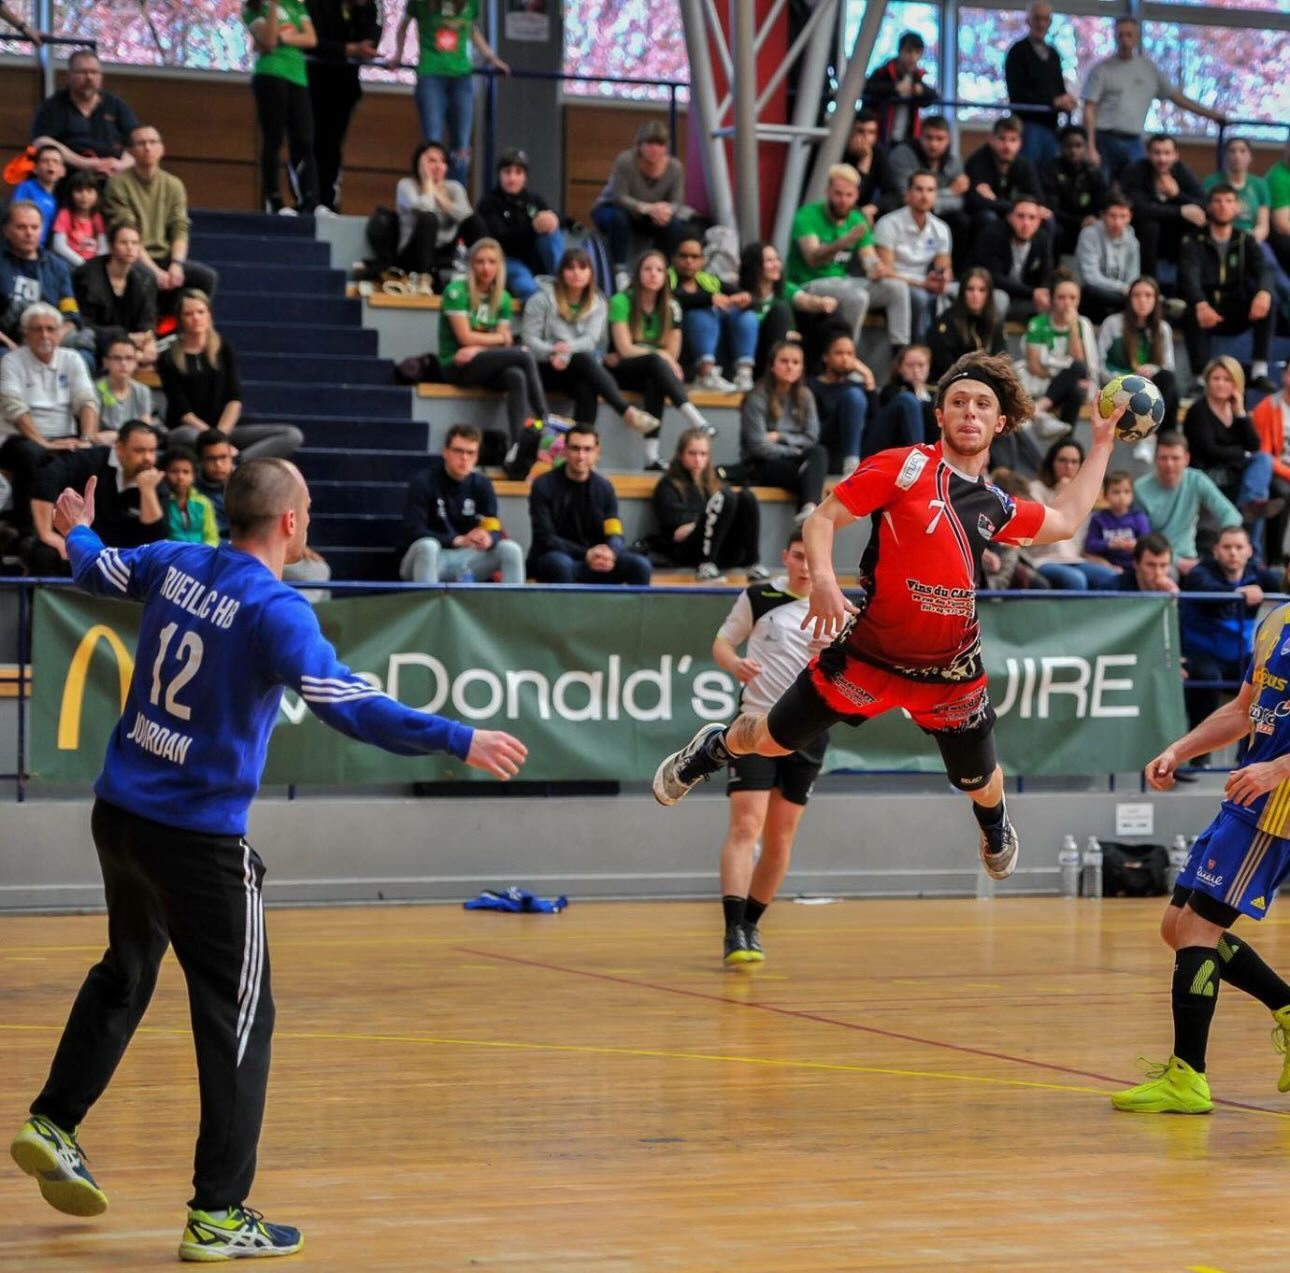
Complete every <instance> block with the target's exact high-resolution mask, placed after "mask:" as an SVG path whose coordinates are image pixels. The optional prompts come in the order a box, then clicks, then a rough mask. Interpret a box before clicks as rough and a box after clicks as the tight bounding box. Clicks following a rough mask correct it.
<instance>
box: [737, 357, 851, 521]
mask: <svg viewBox="0 0 1290 1273" xmlns="http://www.w3.org/2000/svg"><path fill="white" fill-rule="evenodd" d="M803 368H804V364H803V361H802V350H801V347H800V346H799V345H796V344H793V343H791V342H789V341H785V342H784V343H783V344H779V345H776V346H775V348H774V349H773V350H772V351H771V356H770V366H769V367H768V368H767V370H766V375H765V376H764V377H763V378H762V381H761V383H760V384H759V385H757V387H756V388H755V389H753V391H752V392H751V393H750V394H748V395H747V396H746V397H745V398H744V401H743V406H741V407H740V409H739V459H740V462H741V463H742V464H743V465H744V469H745V474H746V477H747V480H748V481H749V482H750V483H751V484H753V485H754V486H779V487H782V488H783V489H784V490H786V491H789V492H790V493H791V494H792V495H793V496H794V498H795V499H796V501H797V520H798V522H799V523H800V522H803V521H805V520H806V519H807V517H809V516H810V515H811V513H813V512H814V511H815V508H816V506H817V505H818V504H819V502H820V500H821V498H822V497H823V492H824V477H825V474H826V473H827V472H828V465H829V454H828V452H827V451H826V450H825V449H824V448H823V447H822V446H821V445H820V418H819V416H818V415H817V414H816V411H815V398H814V397H813V396H812V394H811V391H810V390H809V389H808V388H807V387H806V379H805V376H804V375H803Z"/></svg>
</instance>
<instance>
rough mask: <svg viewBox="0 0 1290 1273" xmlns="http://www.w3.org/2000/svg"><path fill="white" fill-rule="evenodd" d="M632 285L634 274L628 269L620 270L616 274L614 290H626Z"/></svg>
mask: <svg viewBox="0 0 1290 1273" xmlns="http://www.w3.org/2000/svg"><path fill="white" fill-rule="evenodd" d="M631 285H632V276H631V275H630V274H629V273H628V272H627V271H626V270H618V271H617V272H616V273H615V274H614V290H615V291H619V292H625V291H626V290H627V289H628V288H629V287H631Z"/></svg>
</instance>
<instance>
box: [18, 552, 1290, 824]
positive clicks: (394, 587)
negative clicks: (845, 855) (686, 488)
mask: <svg viewBox="0 0 1290 1273" xmlns="http://www.w3.org/2000/svg"><path fill="white" fill-rule="evenodd" d="M293 586H295V587H297V588H299V589H301V590H302V591H310V590H313V591H327V592H329V593H347V594H351V595H363V594H368V595H377V594H381V593H396V592H444V591H452V590H454V589H460V588H468V589H473V588H486V589H488V590H489V591H490V592H497V591H528V592H532V591H534V590H535V588H536V587H539V586H540V587H541V588H542V589H543V590H544V591H546V590H550V589H551V588H555V589H556V590H558V591H560V592H608V593H612V594H613V595H615V596H621V595H622V594H623V593H625V592H647V593H651V594H658V593H681V594H684V595H686V596H695V595H700V594H704V593H722V594H733V593H734V592H736V591H737V589H734V588H717V587H692V586H687V585H667V584H662V585H650V586H647V587H634V586H630V585H612V586H603V585H598V584H564V585H533V584H495V583H489V584H422V583H398V582H395V581H368V580H348V581H347V580H332V579H329V580H327V581H326V582H325V583H324V582H319V581H316V580H315V581H302V582H299V583H296V584H294V585H293ZM75 587H76V584H75V583H74V582H73V581H72V580H70V579H63V578H42V577H36V578H28V577H21V576H19V577H0V597H3V596H4V595H5V594H6V593H7V592H11V591H16V592H17V594H18V664H17V668H16V670H15V672H14V673H13V674H12V675H9V674H7V673H5V672H3V671H0V686H4V685H14V686H16V692H15V695H14V697H15V698H16V700H17V725H16V744H17V745H16V750H15V756H16V761H17V767H16V769H14V770H13V771H10V772H0V782H5V783H10V782H12V783H13V784H14V798H15V800H16V801H17V802H19V803H22V802H23V801H24V800H25V799H26V794H27V783H28V781H29V780H30V778H31V773H30V770H29V769H28V767H27V756H28V734H29V722H28V718H27V712H28V701H29V699H30V687H31V681H32V657H31V617H32V613H33V605H32V602H33V599H34V594H35V592H36V590H37V589H38V588H75ZM1128 595H1131V594H1126V593H1123V592H1096V591H1089V592H1064V591H1058V590H1056V589H1049V590H1043V591H1039V590H1031V591H1023V592H1016V591H990V590H985V589H982V590H980V591H978V593H977V596H978V598H980V599H981V600H985V601H993V600H1004V601H1018V602H1020V601H1027V600H1029V601H1072V602H1073V601H1078V600H1081V599H1083V600H1088V599H1092V598H1097V597H1102V598H1115V599H1117V600H1123V599H1124V598H1125V597H1126V596H1128ZM1151 595H1154V594H1151ZM1233 596H1234V594H1232V593H1230V592H1193V593H1186V594H1182V595H1180V596H1177V597H1175V598H1174V603H1175V604H1180V603H1189V602H1198V603H1204V602H1223V603H1226V604H1229V605H1230V604H1231V603H1232V601H1233ZM1287 600H1290V596H1287V595H1283V594H1268V595H1267V596H1266V597H1265V603H1272V602H1275V603H1277V604H1280V603H1281V602H1284V601H1287ZM1185 684H1186V685H1188V686H1190V687H1191V688H1192V689H1218V690H1236V689H1239V688H1240V682H1239V681H1201V680H1188V681H1186V682H1185ZM1162 745H1163V743H1162ZM1145 759H1149V758H1144V760H1145ZM1183 769H1184V772H1191V771H1193V770H1195V771H1197V772H1205V771H1206V767H1203V766H1184V767H1183ZM840 772H843V773H848V774H860V773H863V774H867V775H870V776H877V775H881V774H884V773H888V772H892V771H889V770H883V769H865V770H853V769H848V770H844V771H840ZM924 776H927V775H924ZM1008 776H1009V777H1010V778H1012V779H1013V780H1014V781H1015V782H1016V784H1017V790H1018V791H1019V792H1020V791H1024V789H1025V783H1026V775H1025V773H1024V772H1016V773H1011V774H1009V775H1008ZM1138 787H1139V790H1140V791H1145V790H1146V781H1145V779H1144V778H1143V776H1142V775H1141V774H1139V775H1138ZM1107 790H1108V791H1115V790H1116V775H1115V774H1114V773H1108V774H1107ZM294 794H295V793H294V788H292V787H289V788H288V798H293V797H294Z"/></svg>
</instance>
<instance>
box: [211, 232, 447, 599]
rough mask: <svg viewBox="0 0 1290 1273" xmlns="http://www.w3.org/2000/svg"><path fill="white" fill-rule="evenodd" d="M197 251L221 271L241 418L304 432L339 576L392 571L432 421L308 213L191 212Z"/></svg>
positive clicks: (309, 473)
mask: <svg viewBox="0 0 1290 1273" xmlns="http://www.w3.org/2000/svg"><path fill="white" fill-rule="evenodd" d="M193 256H194V257H195V258H196V259H198V260H201V261H205V262H206V263H207V264H209V265H211V266H213V267H214V268H215V269H216V270H218V271H219V275H220V284H219V289H218V290H217V292H216V294H215V300H214V310H215V325H216V327H217V328H218V329H219V331H220V333H221V334H222V335H224V336H226V337H227V338H228V339H229V341H230V342H231V343H232V345H233V348H234V349H235V350H236V351H237V356H238V366H239V370H240V374H241V378H242V400H243V419H244V420H245V421H246V422H247V423H248V424H272V423H276V424H294V425H295V426H296V427H297V428H299V429H300V430H301V432H303V433H304V435H305V442H304V446H303V447H302V448H301V449H300V450H299V451H298V452H297V453H296V455H295V456H294V459H295V462H296V463H297V464H298V465H299V466H300V470H301V472H303V473H304V475H305V477H306V478H307V479H308V481H309V488H310V491H311V492H312V495H313V507H312V510H311V518H312V527H311V529H310V535H309V539H310V542H311V544H313V546H314V547H315V548H316V549H317V550H318V552H320V553H321V554H322V555H323V556H324V557H325V558H326V559H327V560H328V562H329V563H330V564H331V568H332V575H333V577H334V578H336V579H387V578H390V577H391V576H392V573H393V566H394V561H393V553H392V548H393V545H394V544H395V543H396V542H397V539H398V532H399V523H400V519H401V516H402V512H403V503H404V495H405V491H406V486H407V481H408V478H409V476H410V475H411V474H412V473H413V472H414V471H415V470H416V469H418V468H420V467H422V466H424V465H425V464H426V462H427V460H428V446H429V426H428V425H427V424H426V423H425V422H424V421H421V420H416V419H414V418H413V415H412V395H411V392H410V391H409V390H408V389H407V388H405V387H403V386H397V385H395V384H394V379H393V369H392V367H391V364H390V362H389V361H388V360H387V359H383V358H380V357H378V356H377V334H376V332H374V331H370V330H366V329H364V327H363V325H362V303H361V302H360V301H357V300H348V299H346V298H345V295H344V288H345V279H344V273H343V271H341V270H336V269H332V268H331V266H330V258H329V250H328V245H327V244H326V243H323V242H319V241H318V240H316V239H315V238H314V222H313V218H312V217H270V216H263V215H260V214H257V213H251V212H246V213H243V212H202V211H199V212H195V213H194V214H193Z"/></svg>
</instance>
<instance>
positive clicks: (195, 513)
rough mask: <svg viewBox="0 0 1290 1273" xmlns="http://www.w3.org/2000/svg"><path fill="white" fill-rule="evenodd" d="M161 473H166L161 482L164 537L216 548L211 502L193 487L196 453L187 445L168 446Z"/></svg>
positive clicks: (215, 530) (215, 532) (213, 508)
mask: <svg viewBox="0 0 1290 1273" xmlns="http://www.w3.org/2000/svg"><path fill="white" fill-rule="evenodd" d="M162 472H163V473H165V475H166V480H165V481H164V482H163V483H162V485H161V506H162V509H163V511H164V512H165V516H166V537H167V538H168V539H177V540H180V541H181V542H183V543H186V544H207V545H209V546H210V547H211V548H216V547H218V546H219V526H218V524H217V523H216V521H215V505H214V504H212V503H211V502H210V500H208V499H207V498H206V496H205V495H203V494H202V493H201V491H199V490H198V489H197V452H196V451H194V450H193V448H192V447H190V446H172V447H170V448H169V449H168V450H167V451H166V454H165V457H164V459H163V461H162Z"/></svg>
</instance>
